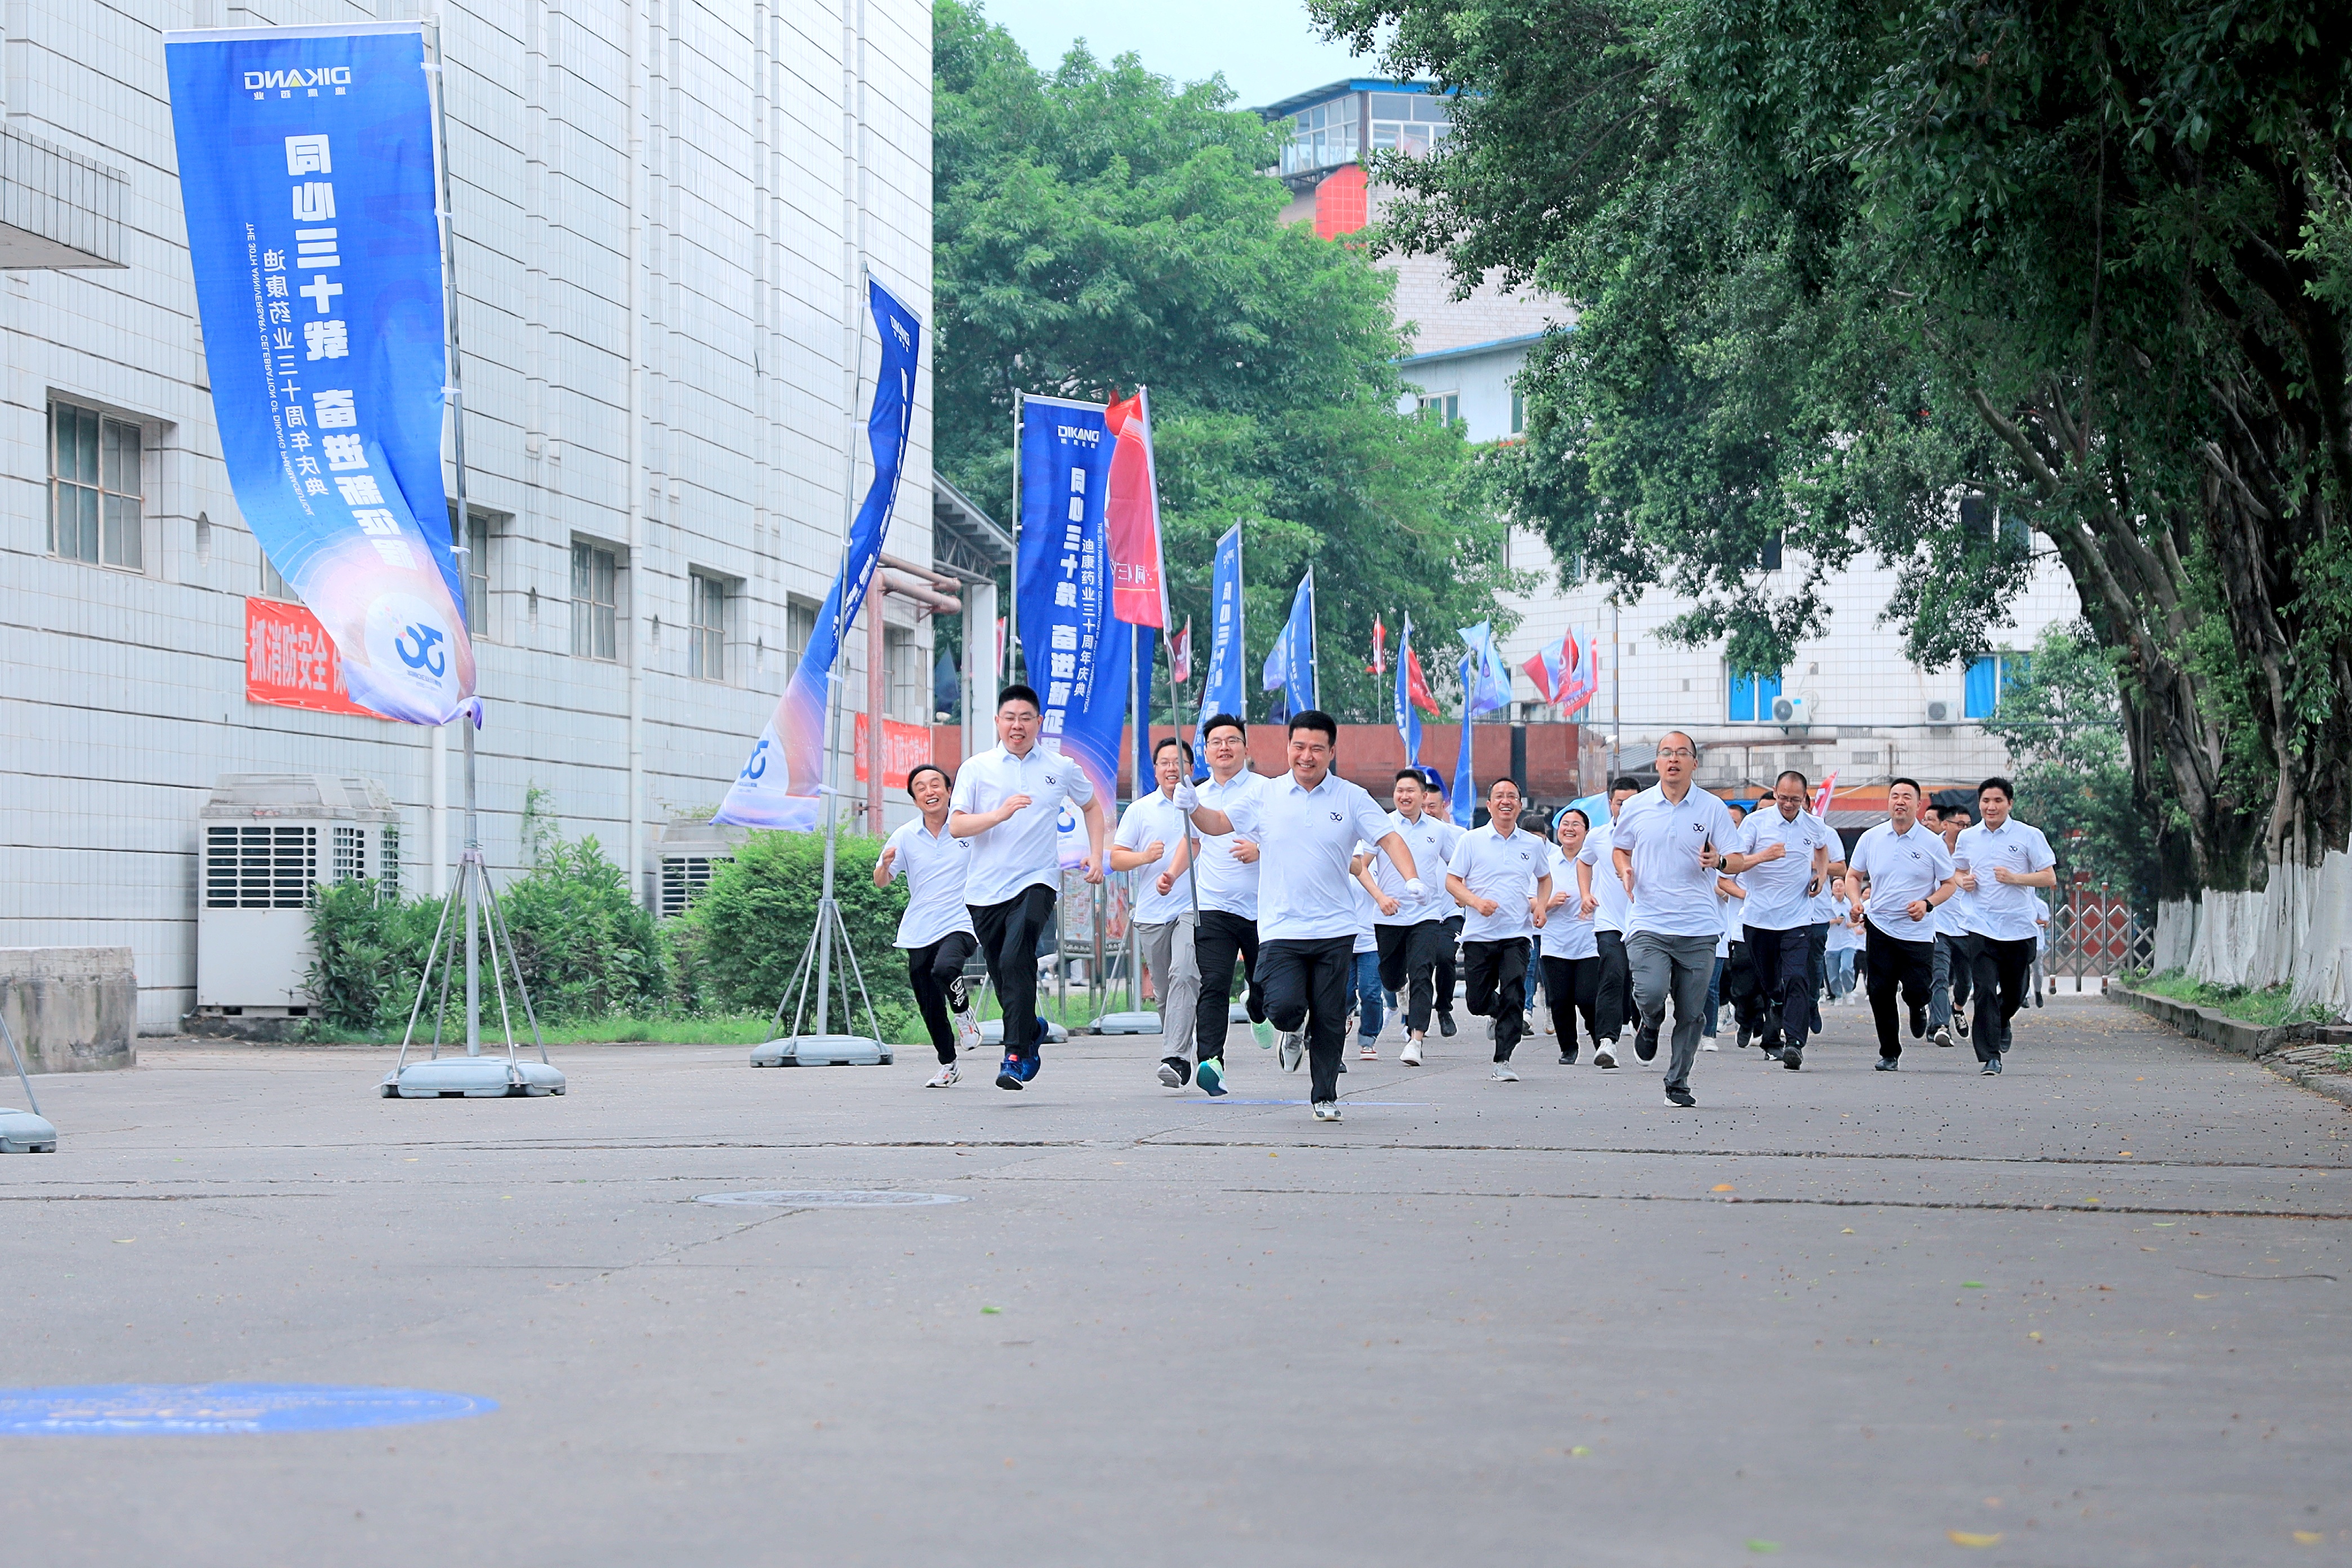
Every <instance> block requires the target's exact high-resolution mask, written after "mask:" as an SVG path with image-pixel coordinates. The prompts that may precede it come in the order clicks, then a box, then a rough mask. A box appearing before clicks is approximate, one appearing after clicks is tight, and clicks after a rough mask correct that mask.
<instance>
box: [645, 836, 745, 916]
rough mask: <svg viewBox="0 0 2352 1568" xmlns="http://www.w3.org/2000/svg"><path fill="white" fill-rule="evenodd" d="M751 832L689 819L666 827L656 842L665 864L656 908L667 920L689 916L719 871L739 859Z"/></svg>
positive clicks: (656, 847)
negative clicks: (737, 853) (690, 909)
mask: <svg viewBox="0 0 2352 1568" xmlns="http://www.w3.org/2000/svg"><path fill="white" fill-rule="evenodd" d="M749 837H751V830H750V829H748V828H742V827H729V826H722V825H720V824H718V823H713V822H706V821H702V820H700V819H698V818H693V817H686V818H680V819H679V820H677V821H675V822H670V823H666V824H664V825H663V826H662V829H661V832H660V835H659V836H658V837H656V840H655V843H654V853H655V854H656V856H657V857H658V858H660V861H661V883H660V889H659V893H658V895H657V900H656V910H657V911H658V912H659V913H660V915H661V918H662V919H664V920H670V919H673V918H675V917H676V916H678V915H682V914H684V913H686V911H687V908H688V905H690V904H692V903H693V902H694V900H697V899H698V898H700V897H702V890H703V889H705V888H708V887H709V886H710V879H711V877H712V876H713V875H714V874H715V873H716V872H717V871H718V869H719V867H721V866H724V865H725V864H727V862H729V861H730V860H732V859H733V858H735V851H736V850H737V849H738V848H739V847H741V845H742V843H743V841H744V840H745V839H747V838H749Z"/></svg>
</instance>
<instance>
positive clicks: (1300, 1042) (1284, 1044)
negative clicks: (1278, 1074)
mask: <svg viewBox="0 0 2352 1568" xmlns="http://www.w3.org/2000/svg"><path fill="white" fill-rule="evenodd" d="M1274 1054H1275V1055H1276V1057H1277V1058H1280V1059H1281V1062H1282V1070H1283V1071H1285V1072H1297V1070H1298V1063H1299V1061H1300V1059H1301V1058H1304V1057H1305V1056H1306V1055H1307V1037H1306V1036H1305V1035H1303V1034H1297V1033H1294V1032H1292V1031H1290V1030H1287V1029H1286V1030H1284V1031H1283V1032H1282V1033H1281V1034H1279V1035H1276V1037H1275V1051H1274Z"/></svg>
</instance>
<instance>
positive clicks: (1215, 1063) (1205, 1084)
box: [1196, 1057, 1225, 1100]
mask: <svg viewBox="0 0 2352 1568" xmlns="http://www.w3.org/2000/svg"><path fill="white" fill-rule="evenodd" d="M1196 1076H1197V1077H1198V1078H1199V1079H1200V1080H1201V1092H1202V1093H1203V1094H1206V1095H1207V1096H1208V1097H1209V1098H1210V1099H1212V1100H1214V1099H1215V1098H1216V1097H1217V1096H1219V1095H1221V1094H1223V1093H1224V1092H1225V1064H1224V1063H1223V1062H1222V1061H1219V1060H1218V1059H1217V1058H1215V1057H1210V1058H1207V1059H1206V1060H1204V1061H1202V1063H1201V1070H1200V1072H1199V1073H1198V1074H1197V1075H1196Z"/></svg>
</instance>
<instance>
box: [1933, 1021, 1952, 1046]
mask: <svg viewBox="0 0 2352 1568" xmlns="http://www.w3.org/2000/svg"><path fill="white" fill-rule="evenodd" d="M1936 1043H1937V1045H1939V1046H1941V1047H1944V1048H1945V1049H1946V1050H1950V1049H1951V1048H1952V1026H1950V1025H1949V1024H1938V1025H1937V1026H1936Z"/></svg>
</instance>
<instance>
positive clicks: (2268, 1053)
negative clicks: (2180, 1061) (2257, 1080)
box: [2106, 984, 2352, 1106]
mask: <svg viewBox="0 0 2352 1568" xmlns="http://www.w3.org/2000/svg"><path fill="white" fill-rule="evenodd" d="M2106 996H2107V999H2108V1000H2109V1001H2111V1002H2116V1003H2120V1004H2121V1005H2124V1006H2126V1007H2129V1008H2132V1009H2133V1010H2135V1011H2137V1012H2141V1013H2145V1014H2147V1016H2149V1017H2151V1018H2154V1019H2155V1020H2156V1021H2157V1022H2158V1023H2160V1024H2168V1025H2170V1026H2172V1027H2173V1028H2175V1029H2178V1030H2179V1032H2180V1033H2182V1034H2184V1035H2186V1036H2188V1037H2189V1038H2190V1039H2192V1040H2201V1041H2203V1042H2204V1043H2206V1044H2207V1045H2210V1046H2216V1047H2220V1048H2221V1049H2222V1050H2225V1051H2229V1052H2231V1053H2232V1054H2233V1055H2236V1056H2242V1057H2245V1058H2249V1059H2250V1060H2252V1061H2258V1062H2260V1063H2262V1065H2263V1066H2264V1067H2266V1068H2270V1069H2271V1071H2273V1072H2274V1073H2276V1074H2278V1075H2279V1076H2280V1077H2281V1078H2284V1079H2287V1080H2288V1081H2289V1082H2291V1083H2296V1084H2300V1085H2301V1086H2303V1087H2304V1088H2305V1089H2310V1090H2312V1091H2313V1092H2314V1093H2316V1094H2324V1095H2326V1096H2327V1098H2328V1099H2330V1100H2338V1101H2341V1102H2342V1103H2343V1104H2345V1105H2347V1106H2352V1076H2347V1075H2346V1074H2345V1073H2344V1072H2342V1071H2340V1070H2338V1069H2337V1068H2336V1066H2335V1058H2336V1047H2334V1046H2323V1045H2319V1044H2317V1043H2316V1042H2317V1040H2318V1038H2319V1026H2318V1025H2316V1024H2281V1025H2278V1026H2274V1027H2271V1028H2264V1027H2263V1026H2260V1025H2256V1024H2249V1023H2246V1022H2245V1021H2244V1020H2242V1019H2239V1018H2232V1017H2230V1016H2227V1015H2225V1014H2221V1013H2217V1012H2215V1011H2214V1010H2213V1009H2212V1008H2210V1007H2198V1006H2192V1005H2190V1004H2189V1003H2187V1002H2176V1001H2174V1000H2173V999H2172V998H2171V997H2169V996H2158V995H2155V994H2152V993H2149V992H2146V991H2134V990H2132V989H2131V988H2130V987H2129V986H2126V985H2116V984H2109V985H2108V987H2107V990H2106Z"/></svg>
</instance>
